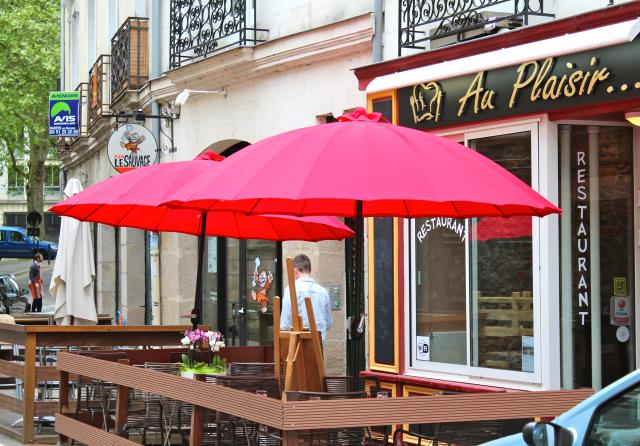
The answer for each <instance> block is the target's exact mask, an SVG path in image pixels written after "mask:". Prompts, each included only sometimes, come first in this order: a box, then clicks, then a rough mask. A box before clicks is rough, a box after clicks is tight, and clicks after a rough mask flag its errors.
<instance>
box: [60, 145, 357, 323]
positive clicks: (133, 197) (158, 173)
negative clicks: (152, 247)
mask: <svg viewBox="0 0 640 446" xmlns="http://www.w3.org/2000/svg"><path fill="white" fill-rule="evenodd" d="M222 159H224V158H223V157H222V156H220V155H217V154H215V153H213V152H211V151H207V152H205V153H204V154H202V155H200V156H198V157H197V158H196V159H194V160H192V161H182V162H174V163H162V164H155V165H153V166H148V167H141V168H138V169H135V170H131V171H128V172H126V173H121V174H120V175H117V176H114V177H111V178H109V179H107V180H104V181H102V182H100V183H97V184H95V185H93V186H91V187H89V188H87V189H85V190H84V191H83V192H80V193H79V194H76V195H74V196H73V197H71V198H68V199H66V200H64V201H62V202H60V203H58V204H56V205H55V206H53V207H52V208H51V209H50V210H51V211H52V212H55V213H56V214H58V215H61V216H66V217H73V218H76V219H78V220H82V221H91V222H95V223H103V224H108V225H111V226H126V227H131V228H137V229H143V230H147V231H168V232H183V233H187V234H193V235H198V269H197V279H196V307H195V310H194V311H195V316H193V319H194V325H195V324H197V323H199V322H200V320H199V318H200V315H201V314H202V312H201V309H200V304H201V299H200V295H201V293H202V280H201V277H202V263H203V256H204V238H205V235H209V236H221V237H233V238H244V239H266V240H279V241H284V240H306V241H319V240H341V239H344V238H347V237H353V236H354V232H353V231H352V230H351V229H349V228H348V227H347V226H346V225H344V224H343V223H342V222H341V221H340V220H338V219H337V218H335V217H327V216H316V217H304V218H299V217H293V216H285V215H242V214H236V213H233V212H203V211H200V210H191V209H170V208H166V207H160V206H159V205H160V203H162V202H163V201H166V197H167V196H168V194H169V193H171V192H173V191H174V190H175V189H177V188H179V187H180V186H183V185H185V184H186V183H187V182H189V181H190V180H191V178H193V177H194V176H197V175H208V174H212V173H213V172H214V171H215V170H217V169H218V168H219V166H221V165H222V163H217V162H214V161H220V160H222ZM225 162H226V161H225Z"/></svg>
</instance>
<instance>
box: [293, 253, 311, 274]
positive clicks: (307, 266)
mask: <svg viewBox="0 0 640 446" xmlns="http://www.w3.org/2000/svg"><path fill="white" fill-rule="evenodd" d="M293 267H294V268H295V269H297V270H298V271H300V272H301V273H304V274H309V273H310V272H311V260H309V257H307V256H306V255H304V254H298V255H297V256H295V258H294V259H293Z"/></svg>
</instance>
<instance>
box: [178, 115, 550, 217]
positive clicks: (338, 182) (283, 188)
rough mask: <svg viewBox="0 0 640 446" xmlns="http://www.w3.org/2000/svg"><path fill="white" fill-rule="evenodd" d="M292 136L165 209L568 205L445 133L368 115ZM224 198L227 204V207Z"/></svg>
mask: <svg viewBox="0 0 640 446" xmlns="http://www.w3.org/2000/svg"><path fill="white" fill-rule="evenodd" d="M347 119H349V120H347V121H343V122H336V123H331V124H321V125H316V126H313V127H307V128H302V129H298V130H293V131H289V132H285V133H282V134H279V135H276V136H272V137H270V138H266V139H264V140H262V141H259V142H257V143H255V144H252V145H250V146H248V147H246V148H244V149H243V150H241V151H240V152H237V153H236V154H234V155H232V156H230V157H229V158H228V159H227V160H225V161H224V162H223V163H221V166H220V167H221V168H220V169H217V170H216V172H213V173H209V172H207V173H204V174H199V175H198V174H193V175H192V178H193V179H192V180H191V181H189V182H188V184H186V185H184V186H182V187H180V188H176V189H175V192H174V193H172V194H171V197H170V199H168V200H167V201H166V204H168V205H170V206H173V207H183V208H194V209H210V210H216V209H217V210H220V209H224V210H232V211H239V212H245V213H253V214H290V215H339V216H354V215H355V214H356V202H358V201H361V202H362V209H363V215H364V216H365V217H372V216H378V217H385V216H395V217H429V216H438V217H456V218H466V217H480V216H500V217H505V216H514V215H534V216H544V215H547V214H549V213H554V212H560V210H559V208H558V207H556V206H555V205H553V204H552V203H551V202H549V201H548V200H546V199H545V198H543V197H542V196H540V195H539V194H538V193H536V192H535V191H533V190H532V189H531V188H530V187H529V186H527V185H526V184H525V183H523V182H522V181H521V180H519V179H518V178H516V177H515V176H514V175H512V174H511V173H509V172H508V171H507V170H505V169H504V168H502V167H501V166H499V165H498V164H496V163H494V162H493V161H491V160H489V159H488V158H486V157H484V156H483V155H480V154H479V153H477V152H475V151H473V150H470V149H468V148H466V147H464V146H462V145H460V144H457V143H455V142H453V141H450V140H448V139H445V138H442V137H439V136H437V135H434V134H431V133H427V132H421V131H417V130H413V129H409V128H405V127H400V126H396V125H392V124H387V123H384V122H381V120H380V116H379V115H376V114H367V113H364V112H363V111H359V112H358V113H356V114H355V115H352V116H350V117H348V118H347ZM222 200H224V201H222Z"/></svg>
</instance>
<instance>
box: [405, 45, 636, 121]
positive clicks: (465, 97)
mask: <svg viewBox="0 0 640 446" xmlns="http://www.w3.org/2000/svg"><path fill="white" fill-rule="evenodd" d="M639 58H640V39H635V40H634V41H632V42H629V43H625V44H621V45H614V46H609V47H605V48H598V49H594V50H589V51H583V52H580V53H575V54H571V55H567V56H559V57H547V58H545V59H541V60H531V61H528V62H524V63H522V64H520V65H514V66H511V67H506V68H498V69H495V70H486V71H480V72H477V73H473V74H470V75H466V76H460V77H454V78H450V79H443V80H438V81H434V80H429V79H426V80H425V81H424V82H422V83H419V84H416V85H411V86H409V87H404V88H399V89H398V105H399V106H398V120H399V122H398V123H399V124H400V125H404V126H407V127H413V128H418V129H429V128H434V127H440V126H448V125H456V124H461V123H465V122H473V121H480V120H483V119H495V118H501V117H506V116H511V115H514V114H522V113H540V112H545V111H548V110H554V109H561V108H567V107H574V106H579V105H590V104H596V103H599V102H605V101H612V100H620V99H626V98H633V97H638V95H639V94H640V71H639V70H637V67H636V61H637V60H638V59H639Z"/></svg>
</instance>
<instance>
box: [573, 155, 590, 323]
mask: <svg viewBox="0 0 640 446" xmlns="http://www.w3.org/2000/svg"><path fill="white" fill-rule="evenodd" d="M576 164H577V169H576V180H575V181H576V183H575V187H576V208H575V211H576V215H577V217H578V221H577V224H578V228H577V230H576V232H575V233H576V245H577V246H576V248H577V250H578V253H577V256H576V260H577V267H578V276H577V277H578V283H577V284H576V288H577V289H576V293H577V295H578V318H579V321H580V325H585V324H586V319H587V317H588V316H589V289H590V288H591V284H590V282H591V280H590V279H591V278H590V276H589V233H588V231H587V227H588V225H587V224H586V223H587V222H588V221H589V205H588V203H589V195H588V193H589V191H588V189H589V188H588V186H587V181H588V180H587V152H586V151H585V150H578V151H577V152H576Z"/></svg>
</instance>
